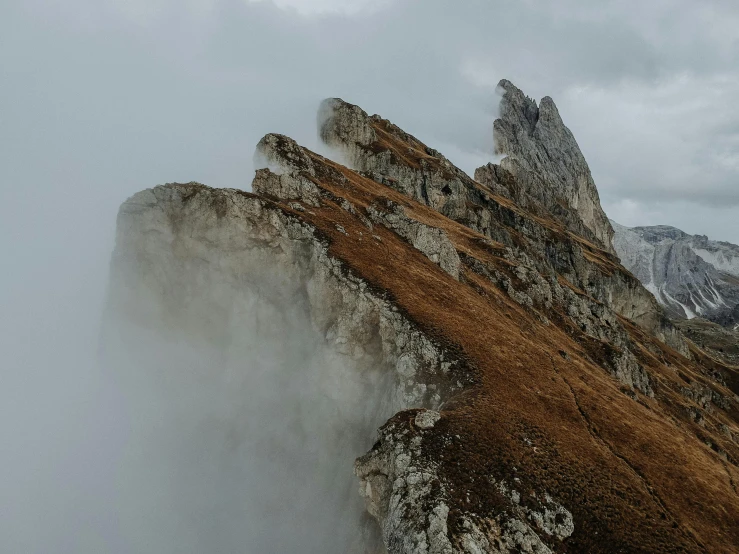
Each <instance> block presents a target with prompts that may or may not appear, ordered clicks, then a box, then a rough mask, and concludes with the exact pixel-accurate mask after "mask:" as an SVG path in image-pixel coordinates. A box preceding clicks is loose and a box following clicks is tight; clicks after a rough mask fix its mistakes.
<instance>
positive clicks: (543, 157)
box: [493, 79, 614, 252]
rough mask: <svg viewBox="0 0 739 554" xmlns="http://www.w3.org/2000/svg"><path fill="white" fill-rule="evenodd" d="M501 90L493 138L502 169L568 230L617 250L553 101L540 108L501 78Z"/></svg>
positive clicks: (586, 169) (579, 154)
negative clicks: (584, 231)
mask: <svg viewBox="0 0 739 554" xmlns="http://www.w3.org/2000/svg"><path fill="white" fill-rule="evenodd" d="M498 86H499V89H500V90H502V92H503V98H502V100H501V102H500V118H499V119H496V120H495V123H494V124H493V134H494V139H495V150H496V153H498V154H505V155H506V156H507V157H506V158H504V159H503V161H502V162H501V166H502V167H503V168H505V169H507V170H508V171H510V172H511V173H513V174H514V175H515V177H516V179H517V181H518V183H519V184H520V186H521V187H522V188H524V189H525V192H526V193H527V194H528V195H529V196H530V197H532V198H533V199H534V200H536V201H538V202H539V203H541V204H543V205H544V206H545V207H546V208H547V209H548V211H549V212H551V213H552V215H554V216H556V217H557V218H558V219H559V220H560V221H562V222H563V223H564V224H565V225H566V226H567V227H568V228H569V229H570V230H572V231H574V232H579V231H580V229H581V228H582V225H584V226H585V228H587V229H588V230H589V231H590V232H592V234H593V236H594V237H595V238H596V239H597V240H598V241H600V243H601V244H602V246H604V247H605V248H606V249H607V250H609V251H610V252H614V250H613V244H612V238H613V229H612V227H611V224H610V222H609V221H608V218H607V217H606V214H605V212H603V208H602V207H601V205H600V198H599V196H598V190H597V189H596V187H595V182H594V181H593V177H592V175H591V174H590V168H589V167H588V164H587V162H586V161H585V157H584V156H583V155H582V152H581V151H580V148H579V146H578V145H577V141H576V140H575V137H574V136H573V135H572V132H570V130H569V129H568V128H567V127H566V126H565V124H564V123H563V122H562V118H561V117H560V115H559V111H558V110H557V106H556V105H555V104H554V101H553V100H552V99H551V98H550V97H548V96H545V97H544V98H542V100H541V102H540V103H539V106H538V107H537V105H536V102H535V101H534V100H533V99H531V98H529V97H527V96H526V95H524V93H523V92H522V91H521V90H520V89H518V88H517V87H516V86H515V85H513V83H511V82H510V81H508V80H506V79H503V80H502V81H500V83H499V84H498Z"/></svg>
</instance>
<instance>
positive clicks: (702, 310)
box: [611, 221, 739, 327]
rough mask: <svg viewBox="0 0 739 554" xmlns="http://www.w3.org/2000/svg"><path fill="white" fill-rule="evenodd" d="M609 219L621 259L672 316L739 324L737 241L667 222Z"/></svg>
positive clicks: (738, 255)
mask: <svg viewBox="0 0 739 554" xmlns="http://www.w3.org/2000/svg"><path fill="white" fill-rule="evenodd" d="M611 224H612V225H613V229H614V231H615V236H614V239H613V244H614V247H615V248H616V252H617V253H618V255H619V256H620V258H621V263H622V264H623V265H624V266H625V267H626V268H627V269H629V271H631V272H632V273H633V274H634V275H635V276H636V277H638V278H639V280H640V281H641V282H642V283H643V284H644V286H645V287H646V288H647V289H648V290H649V291H650V292H652V294H654V296H655V297H656V298H657V301H658V302H659V303H660V304H662V305H663V306H665V308H667V311H668V313H670V315H672V316H674V317H680V318H687V319H692V318H694V317H702V318H704V319H707V320H709V321H713V322H715V323H719V324H721V325H724V326H727V327H736V326H737V325H739V246H737V245H735V244H731V243H728V242H719V241H714V240H709V239H708V237H706V236H703V235H689V234H687V233H685V232H683V231H681V230H680V229H676V228H675V227H669V226H666V225H657V226H654V227H632V228H629V227H624V226H623V225H619V224H618V223H616V222H614V221H611Z"/></svg>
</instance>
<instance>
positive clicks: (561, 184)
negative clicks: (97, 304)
mask: <svg viewBox="0 0 739 554" xmlns="http://www.w3.org/2000/svg"><path fill="white" fill-rule="evenodd" d="M500 90H501V91H502V93H503V94H502V100H501V110H500V118H499V119H497V120H496V121H495V122H491V126H492V128H493V131H494V138H495V148H496V152H497V153H498V154H502V155H504V156H505V157H504V158H503V159H502V161H501V162H500V163H499V164H487V165H485V166H483V167H481V168H479V169H478V170H477V171H476V172H475V175H474V178H472V177H470V176H468V175H467V174H466V173H464V172H463V171H461V170H460V169H458V168H457V167H455V166H454V165H453V164H452V163H451V162H450V161H449V160H448V159H447V158H446V157H444V156H443V155H442V154H441V153H440V152H438V151H436V150H435V149H433V148H431V147H429V146H427V145H425V144H424V143H423V142H421V141H420V140H419V139H417V138H416V137H414V136H412V135H410V134H409V133H407V132H405V131H404V130H402V129H401V128H400V127H398V126H397V125H395V124H393V123H391V122H390V121H388V120H386V119H383V118H382V117H380V116H378V115H372V116H370V115H368V114H367V113H366V112H365V111H364V110H362V109H361V108H360V107H358V106H355V105H352V104H349V103H347V102H345V101H343V100H340V99H329V100H326V101H324V102H323V104H322V105H321V106H320V110H319V117H318V121H319V129H318V131H319V134H320V137H321V138H322V140H323V141H324V142H325V143H326V145H327V146H328V147H329V148H330V150H331V151H332V152H333V153H334V154H335V155H332V156H331V158H333V159H329V158H326V157H323V156H320V155H318V154H316V153H314V152H312V151H310V150H308V149H307V148H304V147H302V146H300V145H299V144H297V143H296V142H295V141H293V140H292V139H290V138H289V137H287V136H284V135H277V134H270V135H267V136H265V137H264V138H263V139H262V141H261V142H260V143H259V145H258V146H257V153H258V156H257V157H256V158H257V159H259V160H261V164H262V166H263V167H262V168H260V169H258V170H257V171H256V175H255V177H254V180H253V183H252V192H244V191H241V190H234V189H214V188H209V187H207V186H205V185H203V184H199V183H186V184H178V183H171V184H166V185H161V186H157V187H154V188H153V189H148V190H145V191H142V192H140V193H138V194H136V195H134V196H133V197H131V198H130V199H128V200H127V201H126V202H125V203H124V204H123V206H122V207H121V210H120V213H119V218H118V235H117V243H116V250H115V252H114V256H113V262H112V266H111V267H112V269H111V275H112V278H111V279H112V281H111V287H110V298H109V305H108V314H109V319H110V321H109V324H108V326H107V328H108V329H109V332H110V333H111V334H113V335H115V336H116V337H117V340H119V341H121V343H122V345H123V347H124V348H127V349H128V350H132V351H138V349H137V344H136V341H137V340H139V337H140V335H141V332H142V331H141V330H144V331H143V332H144V334H146V335H147V336H152V335H157V336H162V337H168V340H175V341H179V342H185V343H187V344H190V345H196V344H197V345H203V348H206V347H207V348H208V349H209V351H211V352H213V353H214V356H213V357H212V358H211V359H212V360H214V362H213V365H212V367H210V374H211V377H212V379H219V378H225V377H224V376H228V378H229V379H233V378H234V376H239V375H242V374H243V375H246V376H250V375H254V374H258V375H259V376H260V379H261V381H254V382H250V385H249V386H248V387H245V388H244V392H243V394H244V399H243V406H245V407H244V408H243V409H244V410H246V409H247V407H248V414H249V415H248V417H247V418H244V421H245V423H244V425H243V426H242V425H239V426H235V428H234V429H232V430H231V434H229V437H231V438H230V439H229V445H232V444H240V442H239V440H237V439H234V437H237V438H238V437H240V436H241V434H243V435H244V437H243V439H242V442H244V443H247V444H250V445H253V448H251V447H250V449H249V450H248V452H247V456H246V457H245V458H244V460H243V463H244V464H253V465H254V469H253V471H254V472H256V474H257V475H258V479H254V482H255V485H254V489H253V490H252V489H250V490H248V491H245V497H246V498H247V500H245V502H247V503H251V504H250V507H251V510H246V511H245V512H244V514H245V515H244V517H245V518H254V517H257V516H255V515H254V514H258V517H259V523H260V524H259V525H258V526H254V525H251V523H252V520H249V522H245V525H244V528H245V529H247V530H250V529H251V528H252V527H254V528H255V529H256V528H258V530H254V531H253V533H254V534H255V535H254V536H252V535H247V536H246V537H245V538H244V540H245V541H250V542H249V544H259V545H260V550H259V551H261V552H285V551H288V550H284V548H287V547H286V546H284V545H286V544H287V545H290V547H292V545H293V544H299V545H300V547H301V549H302V550H303V551H306V552H318V551H320V552H327V553H336V554H338V553H346V552H350V553H352V554H379V553H387V554H416V553H421V554H442V553H443V554H456V553H460V554H461V553H467V554H472V553H491V554H492V553H518V552H524V553H532V554H533V553H536V554H545V553H554V552H572V553H575V552H583V553H585V552H587V553H599V552H602V553H605V552H645V553H647V552H648V553H657V552H660V553H663V552H664V553H668V552H670V553H673V552H674V553H677V552H682V553H696V554H697V553H705V552H712V553H727V554H728V553H730V552H736V547H737V545H738V544H739V493H738V491H737V486H738V484H739V466H738V464H739V396H738V395H739V370H737V368H736V367H734V366H732V365H729V364H728V363H727V362H726V361H725V360H724V361H721V360H720V359H718V358H717V357H715V356H712V355H710V353H707V352H706V351H704V350H702V349H701V348H699V346H697V345H696V343H695V342H693V341H692V340H689V339H687V338H686V337H685V336H684V334H683V333H682V332H681V331H680V330H679V329H678V328H677V327H676V326H675V325H674V324H673V323H672V322H671V320H670V318H669V317H668V316H669V315H671V314H672V313H673V310H672V309H671V308H670V310H669V311H665V309H664V308H663V307H662V306H661V305H660V304H659V303H658V302H657V300H656V299H655V296H654V295H653V294H652V292H653V291H654V290H655V289H654V287H649V288H645V286H643V285H642V283H641V282H640V281H639V279H638V278H642V279H644V275H642V274H641V273H640V272H639V271H635V272H634V271H629V270H627V269H626V268H625V267H624V266H622V265H621V262H620V261H619V258H618V257H617V255H616V252H617V251H619V244H620V243H619V234H618V230H619V228H618V227H617V228H616V238H615V242H614V229H613V227H612V225H611V223H610V222H609V220H608V219H607V217H606V216H605V214H604V212H603V210H602V208H601V206H600V202H599V199H598V192H597V189H596V187H595V183H594V181H593V178H592V176H591V174H590V170H589V168H588V165H587V163H586V161H585V159H584V157H583V155H582V153H581V152H580V149H579V147H578V145H577V142H576V141H575V139H574V137H573V135H572V133H571V132H570V131H569V129H567V127H566V126H565V125H564V123H563V122H562V119H561V117H560V115H559V112H558V110H557V108H556V106H555V104H554V102H553V101H552V99H551V98H548V97H547V98H544V99H542V100H541V102H540V103H539V104H538V105H537V103H536V102H534V101H533V100H531V99H529V98H527V97H526V96H525V95H524V94H523V93H522V92H521V91H520V90H519V89H517V88H516V87H515V86H514V85H513V84H512V83H510V82H509V81H505V80H504V81H501V83H500ZM492 154H493V153H492V152H491V155H492ZM335 160H338V161H341V163H338V162H337V161H335ZM643 240H647V239H646V238H645V239H643ZM614 247H615V248H614ZM696 248H697V247H696ZM705 249H706V250H711V249H713V245H710V244H709V245H707V246H706V247H705ZM619 252H620V251H619ZM722 259H723V258H722ZM725 269H726V268H724V269H722V270H718V268H717V271H725ZM650 275H651V274H650ZM706 279H707V281H706V282H710V283H712V284H714V286H715V288H716V292H717V294H719V295H724V294H726V293H723V292H722V290H723V289H721V288H720V287H721V285H720V283H719V281H720V278H719V276H718V275H716V274H711V275H710V281H709V280H708V279H709V278H708V277H707V278H706ZM645 282H646V283H647V284H649V283H650V282H651V281H645ZM655 282H656V281H655ZM656 286H657V289H656V290H658V289H659V285H656ZM650 291H652V292H650ZM670 294H672V292H670ZM711 298H715V296H711ZM722 298H724V296H722ZM685 305H686V306H688V304H687V303H685ZM121 329H124V331H121ZM131 329H136V330H138V331H136V332H131ZM255 335H258V336H259V337H260V338H259V340H256V339H254V338H253V337H254V336H255ZM298 338H299V340H298ZM270 341H277V342H278V346H276V347H275V348H273V349H272V350H269V349H267V350H266V352H268V353H269V352H272V354H269V355H267V354H264V355H258V356H255V355H250V354H249V352H250V351H253V350H254V349H257V350H259V351H260V352H261V351H262V350H264V343H269V342H270ZM247 344H248V345H250V346H249V347H248V348H247V347H246V346H245V345H247ZM298 347H299V348H298ZM260 349H261V350H260ZM290 352H294V355H293V354H291V355H289V356H288V355H287V354H286V353H290ZM160 354H161V353H160ZM271 356H277V357H278V358H279V359H280V360H281V361H280V363H279V364H277V363H275V362H274V361H273V360H272V358H271ZM145 357H146V358H147V360H148V362H149V366H151V365H154V366H156V367H160V366H161V368H160V369H158V370H157V375H159V374H160V373H165V374H167V375H169V377H168V378H170V379H176V377H175V376H176V374H177V372H178V367H177V366H176V365H174V364H168V361H167V360H168V358H167V355H166V353H165V355H159V356H158V357H154V358H153V362H152V358H151V357H150V356H148V355H145ZM283 358H284V359H283ZM152 379H153V380H156V379H154V377H152ZM259 383H262V385H260V386H262V387H266V389H267V390H268V391H269V402H265V401H263V400H262V397H261V396H260V391H259V386H256V385H257V384H259ZM264 383H267V384H268V385H269V386H266V385H264ZM239 406H241V404H239ZM292 406H299V407H300V410H299V412H298V413H294V411H293V410H292V408H291V407H292ZM240 409H241V408H240ZM263 429H270V432H269V433H268V436H263V435H259V440H254V439H253V436H252V435H253V434H254V433H257V434H259V433H260V432H262V433H263ZM230 448H232V447H231V446H229V448H225V449H224V451H230V450H229V449H230ZM350 460H354V461H353V464H352V462H351V461H350ZM275 467H277V468H282V467H284V471H276V470H275V469H274V468H275ZM316 476H321V478H320V479H318V478H317V477H316ZM324 476H328V477H327V478H325V479H324V478H323V477H324ZM250 482H251V481H250ZM306 482H309V483H311V486H309V487H307V486H305V483H306ZM287 483H290V484H293V483H294V486H288V485H287ZM357 489H358V491H359V492H358V494H357V493H356V492H355V491H356V490H357ZM347 490H350V491H351V494H350V495H349V497H347V492H346V491H347ZM317 503H320V505H317ZM280 514H283V515H280ZM284 514H287V515H284ZM230 517H234V514H231V515H230ZM271 521H274V523H273V524H271V523H270V522H271ZM331 522H335V525H334V527H335V528H336V530H335V531H332V532H329V533H328V534H327V533H326V532H322V531H321V532H313V533H311V532H310V529H309V528H310V527H311V526H314V527H316V529H318V528H319V527H318V526H321V527H320V529H321V530H323V529H331V527H332V526H331ZM251 532H252V531H249V533H251ZM291 534H292V536H293V537H298V536H299V537H300V538H299V539H297V538H296V539H295V540H293V541H292V542H289V541H288V542H285V541H286V538H285V537H286V536H291ZM257 535H258V537H257ZM255 537H256V539H258V541H256V539H255ZM327 537H328V539H327ZM253 541H256V542H253ZM281 541H282V542H281ZM280 545H282V546H280ZM281 548H282V550H281Z"/></svg>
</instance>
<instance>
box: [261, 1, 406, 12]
mask: <svg viewBox="0 0 739 554" xmlns="http://www.w3.org/2000/svg"><path fill="white" fill-rule="evenodd" d="M246 1H247V2H272V3H274V4H275V5H276V6H278V7H279V8H282V9H287V10H294V11H295V12H297V13H300V14H302V15H316V14H331V13H341V14H350V15H356V14H358V13H360V12H367V11H377V10H380V9H383V8H385V7H386V6H388V5H389V4H390V3H391V2H392V1H393V0H246Z"/></svg>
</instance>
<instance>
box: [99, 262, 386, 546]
mask: <svg viewBox="0 0 739 554" xmlns="http://www.w3.org/2000/svg"><path fill="white" fill-rule="evenodd" d="M120 263H121V262H120V261H118V264H120ZM162 263H165V264H166V261H163V262H162ZM114 266H116V264H115V263H114ZM149 269H150V270H151V273H152V274H160V275H159V276H158V277H154V278H153V281H154V282H156V283H158V284H162V285H164V288H162V289H159V288H157V287H156V286H154V287H152V286H148V285H141V286H140V288H139V286H138V285H137V286H135V287H133V288H132V287H131V286H130V285H131V280H130V279H129V280H127V281H126V286H120V283H119V282H118V281H117V280H116V279H115V278H114V279H113V281H112V283H113V284H112V289H113V290H112V292H111V304H110V306H109V308H108V311H107V314H106V324H105V333H104V341H103V344H104V347H103V353H102V360H103V363H104V365H105V367H106V369H107V370H108V371H110V372H111V375H113V376H114V380H115V383H116V388H117V389H118V390H120V391H121V395H122V399H123V402H122V405H123V406H124V407H125V411H126V417H125V418H124V419H125V420H126V421H127V422H128V427H127V428H126V430H125V434H126V439H125V446H124V448H123V449H122V453H121V457H120V459H119V460H118V461H117V470H116V481H117V484H118V486H119V489H118V490H117V491H116V495H117V498H116V504H117V506H116V508H115V510H116V517H117V518H118V522H119V525H120V532H121V535H122V537H124V538H125V540H126V542H127V548H128V549H129V551H131V552H172V553H174V552H177V553H182V552H187V553H190V552H191V553H193V554H195V553H202V552H214V553H221V552H222V553H232V552H246V553H251V552H254V553H257V552H259V553H270V552H273V553H275V554H279V553H284V552H322V553H329V554H330V553H336V554H339V553H342V554H343V553H360V554H364V553H365V552H373V553H374V552H377V543H376V541H377V531H376V529H375V527H374V526H375V524H374V522H371V521H368V520H367V519H366V516H365V515H364V507H363V501H362V499H361V497H360V496H359V494H358V492H357V490H358V482H357V480H356V478H355V477H354V475H353V473H352V469H353V461H354V459H355V458H356V457H357V456H359V455H361V454H363V453H364V452H366V451H367V450H368V449H369V448H370V447H371V445H372V442H373V440H374V436H375V431H376V429H377V428H378V427H379V426H380V425H382V424H383V423H384V422H385V420H386V419H387V418H388V417H389V416H391V415H392V414H393V413H394V411H395V409H396V408H395V407H394V406H392V405H390V403H391V401H390V399H391V398H392V397H393V395H392V386H393V382H392V380H391V374H389V373H387V372H384V371H382V370H381V369H380V366H379V365H377V366H375V367H373V366H372V364H370V363H367V360H365V361H364V362H363V363H362V364H358V363H354V362H352V361H351V359H350V358H349V357H346V356H343V355H341V354H338V353H336V352H335V351H332V350H331V349H329V348H328V347H327V346H326V344H327V342H326V340H325V336H323V335H322V334H321V333H320V332H319V331H318V330H317V329H316V328H315V326H314V325H313V323H312V321H311V318H310V314H309V310H308V307H307V302H306V298H305V296H304V295H303V294H302V293H300V292H298V293H297V294H296V293H295V292H294V291H293V292H290V290H289V289H288V288H285V287H283V286H281V285H282V283H281V282H280V276H279V275H273V276H270V275H269V273H268V272H267V273H266V274H265V276H264V278H258V279H256V280H254V279H253V276H251V277H252V279H250V278H249V277H247V278H246V279H245V280H244V281H242V282H241V283H239V282H238V281H232V280H230V278H229V277H228V276H224V275H223V274H221V273H220V272H219V271H218V270H217V269H211V268H209V267H208V266H205V265H203V266H201V268H200V270H198V271H189V272H187V275H183V276H181V278H180V279H179V280H178V281H177V282H171V283H167V282H166V281H161V280H159V277H161V274H176V273H177V269H176V268H169V269H168V268H165V267H158V268H157V267H154V268H149ZM114 271H115V270H114ZM139 271H144V270H142V269H141V268H139ZM147 271H148V270H147ZM170 272H171V273H170ZM270 277H272V279H270ZM147 279H148V278H147V277H144V278H143V280H147ZM151 282H152V280H151V279H149V285H151ZM167 287H172V290H169V291H168V290H166V289H167Z"/></svg>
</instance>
